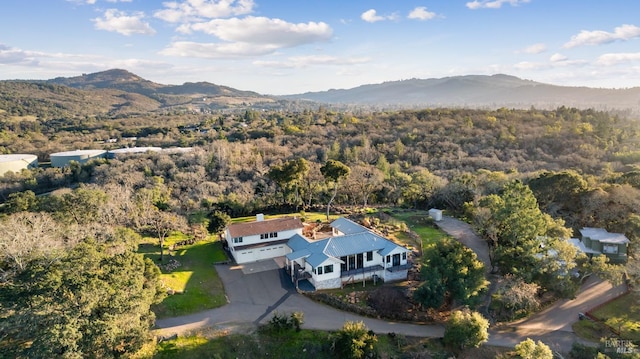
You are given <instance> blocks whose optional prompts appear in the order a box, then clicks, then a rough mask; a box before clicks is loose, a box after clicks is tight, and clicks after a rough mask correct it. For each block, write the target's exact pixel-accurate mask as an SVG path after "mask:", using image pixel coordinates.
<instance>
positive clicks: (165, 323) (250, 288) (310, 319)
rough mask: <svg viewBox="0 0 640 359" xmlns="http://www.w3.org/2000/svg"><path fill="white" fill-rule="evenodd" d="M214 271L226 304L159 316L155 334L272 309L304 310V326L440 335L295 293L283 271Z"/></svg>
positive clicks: (244, 319)
mask: <svg viewBox="0 0 640 359" xmlns="http://www.w3.org/2000/svg"><path fill="white" fill-rule="evenodd" d="M216 270H217V271H218V274H219V275H220V278H221V279H222V281H223V283H224V286H225V291H226V293H227V297H228V301H229V303H228V304H227V305H225V306H223V307H221V308H216V309H211V310H207V311H204V312H200V313H195V314H192V315H186V316H182V317H176V318H167V319H159V320H157V321H156V327H157V328H159V330H158V334H159V335H163V336H170V335H173V334H182V333H185V332H189V331H192V330H195V329H199V328H205V327H214V328H224V329H226V330H233V329H234V328H238V329H239V330H243V329H246V328H247V325H249V324H251V325H254V326H255V325H258V324H261V323H262V324H264V323H266V322H268V321H269V320H270V319H271V317H272V315H273V313H274V312H280V313H292V312H295V311H299V312H303V313H304V325H303V327H304V328H306V329H320V330H336V329H339V328H341V327H342V325H343V324H344V322H345V321H363V322H364V323H365V324H366V326H367V327H368V328H369V329H371V330H373V331H374V332H376V333H390V332H394V333H398V334H403V335H406V336H417V337H441V336H442V335H443V333H444V328H443V327H442V326H440V325H418V324H407V323H394V322H391V321H385V320H378V319H372V318H365V317H360V316H358V315H355V314H352V313H348V312H343V311H340V310H336V309H334V308H332V307H329V306H326V305H323V304H319V303H317V302H314V301H312V300H311V299H309V298H307V297H305V296H304V295H301V294H298V293H297V292H296V291H295V289H294V287H293V285H292V284H291V280H290V279H289V278H287V277H286V274H285V272H284V271H283V270H268V271H264V272H257V273H253V274H247V275H245V274H244V273H243V272H242V270H241V269H240V268H239V267H237V266H236V267H234V266H228V265H219V266H216Z"/></svg>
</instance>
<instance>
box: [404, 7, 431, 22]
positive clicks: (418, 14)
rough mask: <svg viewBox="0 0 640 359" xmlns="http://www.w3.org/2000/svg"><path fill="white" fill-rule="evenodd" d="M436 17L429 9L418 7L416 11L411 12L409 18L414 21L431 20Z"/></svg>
mask: <svg viewBox="0 0 640 359" xmlns="http://www.w3.org/2000/svg"><path fill="white" fill-rule="evenodd" d="M434 17H436V13H435V12H431V11H427V8H426V7H424V6H418V7H416V8H415V9H413V10H411V12H410V13H409V16H408V18H409V19H414V20H431V19H433V18H434Z"/></svg>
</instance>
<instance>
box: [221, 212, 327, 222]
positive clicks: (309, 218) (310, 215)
mask: <svg viewBox="0 0 640 359" xmlns="http://www.w3.org/2000/svg"><path fill="white" fill-rule="evenodd" d="M294 216H296V217H300V218H302V219H303V220H304V222H306V223H314V222H316V221H318V220H320V221H321V222H324V221H326V219H327V214H326V213H321V212H305V211H300V212H298V213H285V214H265V215H264V219H273V218H281V217H294ZM338 217H339V216H335V215H334V216H330V217H329V218H331V220H334V219H336V218H338ZM255 220H256V216H246V217H237V218H233V219H231V223H244V222H251V221H255Z"/></svg>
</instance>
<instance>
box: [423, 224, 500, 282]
mask: <svg viewBox="0 0 640 359" xmlns="http://www.w3.org/2000/svg"><path fill="white" fill-rule="evenodd" d="M435 223H436V225H437V226H438V227H440V229H442V230H443V231H445V232H447V234H449V235H450V236H452V237H453V238H455V239H457V240H458V241H459V242H460V243H462V244H464V245H465V246H467V247H469V248H470V249H471V250H472V251H473V252H474V253H475V254H476V255H477V256H478V259H479V260H480V261H481V262H482V263H484V269H485V272H487V273H489V272H490V271H491V259H490V257H489V246H488V245H487V241H485V240H484V239H482V238H480V236H478V235H477V234H476V233H475V231H474V230H473V228H471V225H469V224H468V223H466V222H463V221H461V220H458V219H455V218H451V217H445V216H443V217H442V220H440V221H437V222H435Z"/></svg>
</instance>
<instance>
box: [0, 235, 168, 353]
mask: <svg viewBox="0 0 640 359" xmlns="http://www.w3.org/2000/svg"><path fill="white" fill-rule="evenodd" d="M159 275H160V272H159V270H158V268H157V267H156V266H155V265H154V264H153V263H152V262H151V261H150V260H148V259H143V258H142V255H141V254H136V253H134V252H133V251H132V250H131V249H130V248H126V247H121V246H114V245H108V244H101V243H96V242H94V241H91V240H89V241H85V242H82V243H80V244H78V245H76V246H74V247H73V248H72V249H71V250H69V251H68V252H67V253H66V254H64V255H63V256H62V257H61V258H59V259H58V260H54V261H50V260H46V258H44V257H41V258H37V259H34V260H32V261H31V262H30V263H29V265H28V266H26V267H25V268H24V270H22V271H21V272H19V273H18V274H17V275H16V276H15V277H14V278H13V280H12V282H11V284H10V285H6V284H5V285H0V307H1V308H3V310H2V312H1V314H0V315H1V316H2V318H0V319H1V320H0V338H4V340H3V342H4V344H2V345H0V353H1V354H2V356H3V357H15V358H19V357H29V358H53V357H58V358H82V357H101V358H116V357H120V356H122V355H124V354H126V353H132V352H135V351H136V350H138V349H139V348H140V347H141V346H142V344H144V343H145V342H146V341H148V339H149V337H148V336H149V329H150V328H151V326H152V325H153V322H154V315H153V312H151V311H150V306H151V304H153V303H157V302H159V300H160V299H161V298H162V293H163V291H162V290H161V289H160V287H159V282H158V277H159Z"/></svg>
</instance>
